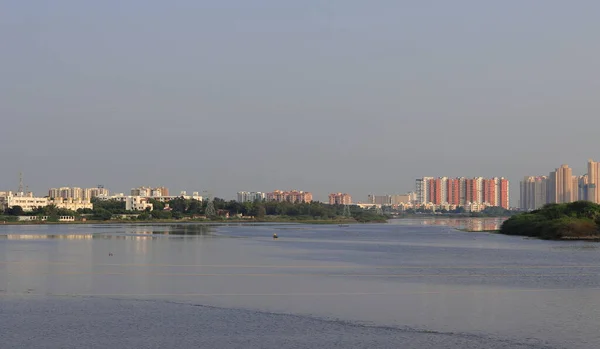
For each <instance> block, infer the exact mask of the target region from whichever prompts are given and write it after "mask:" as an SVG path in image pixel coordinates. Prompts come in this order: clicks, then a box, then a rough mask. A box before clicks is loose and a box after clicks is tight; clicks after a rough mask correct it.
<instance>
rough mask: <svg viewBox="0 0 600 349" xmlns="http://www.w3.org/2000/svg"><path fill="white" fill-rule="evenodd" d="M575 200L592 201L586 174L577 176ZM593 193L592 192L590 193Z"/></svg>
mask: <svg viewBox="0 0 600 349" xmlns="http://www.w3.org/2000/svg"><path fill="white" fill-rule="evenodd" d="M577 189H578V190H577V200H585V201H592V199H591V198H590V196H589V194H590V192H589V189H590V188H589V177H588V175H587V174H586V175H583V176H579V180H578V181H577ZM591 194H593V192H592V193H591Z"/></svg>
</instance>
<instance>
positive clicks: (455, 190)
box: [415, 177, 509, 210]
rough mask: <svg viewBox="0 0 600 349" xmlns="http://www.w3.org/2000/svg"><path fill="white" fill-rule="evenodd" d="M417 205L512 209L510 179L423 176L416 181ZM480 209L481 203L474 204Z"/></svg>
mask: <svg viewBox="0 0 600 349" xmlns="http://www.w3.org/2000/svg"><path fill="white" fill-rule="evenodd" d="M416 197H417V199H416V202H415V204H416V205H421V206H422V205H427V204H432V205H435V206H440V205H455V206H457V207H458V206H462V207H464V206H467V205H469V204H479V205H484V206H485V207H489V206H499V207H503V208H505V209H508V208H509V182H508V180H507V179H506V178H503V177H494V178H483V177H474V178H464V177H459V178H448V177H439V178H433V177H423V178H418V179H417V180H416ZM474 207H475V209H476V210H477V209H479V206H474Z"/></svg>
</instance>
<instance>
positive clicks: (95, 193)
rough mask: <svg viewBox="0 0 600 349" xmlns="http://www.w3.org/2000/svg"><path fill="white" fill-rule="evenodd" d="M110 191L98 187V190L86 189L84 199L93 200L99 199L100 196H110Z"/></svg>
mask: <svg viewBox="0 0 600 349" xmlns="http://www.w3.org/2000/svg"><path fill="white" fill-rule="evenodd" d="M108 195H109V191H108V189H106V188H103V187H98V188H86V189H85V190H84V191H83V198H84V199H87V200H91V199H93V198H97V197H98V196H108Z"/></svg>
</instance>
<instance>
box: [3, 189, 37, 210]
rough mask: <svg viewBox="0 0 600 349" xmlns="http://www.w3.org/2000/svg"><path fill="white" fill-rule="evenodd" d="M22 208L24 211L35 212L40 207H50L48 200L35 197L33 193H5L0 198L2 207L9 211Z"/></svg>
mask: <svg viewBox="0 0 600 349" xmlns="http://www.w3.org/2000/svg"><path fill="white" fill-rule="evenodd" d="M14 206H20V207H21V208H22V209H23V211H25V212H28V211H33V210H34V209H36V208H38V207H45V206H48V199H47V198H38V197H34V196H33V193H15V192H11V191H9V192H3V193H2V195H1V196H0V207H2V208H3V209H7V208H10V207H14Z"/></svg>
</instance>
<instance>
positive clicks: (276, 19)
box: [0, 0, 600, 205]
mask: <svg viewBox="0 0 600 349" xmlns="http://www.w3.org/2000/svg"><path fill="white" fill-rule="evenodd" d="M598 12H600V3H599V2H589V1H588V2H582V3H580V4H578V5H577V6H573V5H572V4H570V3H567V2H560V1H547V2H544V6H543V11H540V6H539V4H537V3H534V2H523V1H503V2H472V1H470V2H461V1H459V2H439V3H436V5H435V6H431V5H427V4H425V3H422V2H394V1H386V2H378V1H376V2H368V3H367V2H358V1H342V0H332V1H328V2H327V3H326V4H324V3H323V2H317V1H312V0H310V1H301V2H281V1H275V0H266V1H262V2H260V4H254V3H253V4H249V3H246V2H240V1H236V2H233V3H229V2H205V1H182V2H181V3H180V4H179V5H178V6H172V5H171V4H169V3H166V2H157V1H151V2H148V1H144V2H142V1H141V0H132V1H130V2H127V3H119V4H118V5H117V3H114V2H69V4H68V6H57V5H53V4H49V3H48V4H44V5H41V4H40V5H39V6H30V5H29V4H27V3H26V2H20V1H13V2H8V3H7V4H5V6H3V11H2V13H1V14H0V16H1V18H2V19H3V20H2V23H3V29H4V31H5V32H7V33H10V34H11V35H9V36H7V37H6V38H4V39H5V40H4V42H3V44H4V45H3V46H4V48H5V49H4V50H3V51H4V52H3V53H4V54H3V62H4V64H3V65H2V66H1V67H0V73H1V74H2V77H3V79H2V80H1V81H0V90H1V91H2V93H1V94H0V95H1V97H0V98H1V103H0V115H2V116H3V124H2V127H1V128H0V139H2V141H3V145H4V146H3V147H2V149H0V163H1V164H2V165H3V166H2V167H3V172H2V176H0V188H7V189H13V188H15V180H14V178H15V176H16V173H18V172H23V173H24V174H25V180H26V182H27V183H29V185H30V189H31V190H33V191H35V192H36V193H41V192H44V191H45V190H47V189H48V188H51V187H54V186H56V185H59V186H60V185H61V183H69V185H78V186H81V187H83V186H86V187H93V186H95V185H97V184H103V185H105V186H106V187H107V188H111V190H115V191H119V192H127V191H128V190H129V185H130V184H129V183H161V184H163V185H165V186H168V187H170V188H173V189H174V192H175V193H176V192H178V191H180V190H184V188H198V189H202V190H207V191H210V192H212V193H215V194H217V195H219V196H223V197H225V198H235V195H236V192H237V191H239V190H269V188H306V189H307V190H311V191H312V192H313V193H315V195H316V196H315V198H316V199H318V200H320V201H325V200H327V194H328V193H329V192H351V194H352V196H353V197H356V198H365V197H366V196H367V195H368V194H369V193H403V192H406V191H409V190H411V188H412V187H413V183H414V179H415V178H419V177H421V176H423V175H424V174H428V175H431V176H444V175H445V176H449V177H458V176H460V175H462V174H465V173H468V174H472V175H476V176H481V177H485V178H488V177H492V176H495V175H501V176H503V177H505V178H508V179H509V180H510V181H512V182H513V183H518V181H520V180H521V179H522V178H523V176H525V175H527V174H539V173H547V169H549V168H555V167H556V164H560V163H567V164H580V163H583V162H584V160H585V159H586V158H587V157H597V156H596V155H595V154H586V157H585V158H583V159H582V158H580V157H579V154H581V152H580V150H587V149H597V148H598V146H599V141H598V138H597V137H596V130H597V129H598V127H599V126H600V120H598V118H597V117H596V115H598V114H599V113H600V103H598V101H597V98H596V91H597V81H600V60H599V59H598V56H599V55H600V50H599V49H598V45H597V44H596V42H597V39H596V35H595V33H596V32H597V31H598V30H599V29H600V23H598V21H597V19H596V16H595V14H596V13H598ZM132 22H133V23H135V24H134V25H132ZM557 22H560V23H562V24H563V25H560V26H557V25H556V23H557ZM107 23H110V25H107ZM574 52H576V53H577V54H576V55H575V54H573V53H574ZM567 118H568V122H565V121H564V120H565V119H567ZM581 125H585V127H581ZM559 139H560V140H567V141H568V142H558V141H557V140H559ZM532 144H533V145H535V147H534V146H529V145H532ZM573 170H574V171H575V172H576V173H584V172H585V171H584V170H583V169H579V168H578V167H574V168H573ZM82 179H85V181H86V184H85V185H84V183H78V182H79V181H80V180H82ZM513 198H518V196H517V195H513ZM517 201H518V200H514V199H513V200H512V205H516V204H517Z"/></svg>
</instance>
